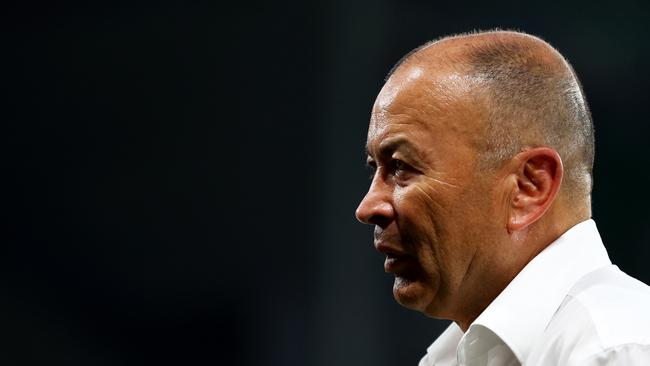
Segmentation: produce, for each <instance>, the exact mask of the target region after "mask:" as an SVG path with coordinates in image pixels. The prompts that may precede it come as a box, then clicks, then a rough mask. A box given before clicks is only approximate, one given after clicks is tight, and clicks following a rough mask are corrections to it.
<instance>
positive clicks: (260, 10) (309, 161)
mask: <svg viewBox="0 0 650 366" xmlns="http://www.w3.org/2000/svg"><path fill="white" fill-rule="evenodd" d="M17 4H20V5H17ZM640 4H641V2H638V3H637V2H633V1H629V0H623V1H617V2H607V3H598V2H591V1H590V2H587V1H585V2H582V3H570V4H566V3H564V4H562V5H553V4H551V3H545V2H538V3H531V4H526V5H524V4H523V3H521V2H514V1H513V2H503V3H499V4H497V3H494V2H474V3H470V2H431V1H396V0H379V1H369V0H365V1H356V2H352V1H344V0H334V1H328V2H300V1H279V2H267V3H251V2H243V3H240V5H238V6H229V7H228V8H225V7H224V5H223V4H218V3H217V2H208V1H203V2H200V1H199V2H185V3H181V2H178V3H172V2H151V3H144V2H123V3H121V2H111V3H108V2H91V3H88V4H78V3H74V4H73V3H64V4H62V3H59V4H44V3H34V2H20V3H16V4H14V5H6V6H5V10H4V11H3V12H2V25H1V26H0V27H1V28H2V35H3V43H2V45H3V46H2V47H3V51H4V52H3V59H4V61H5V62H4V63H5V66H4V67H3V75H4V77H3V86H4V87H3V89H4V91H5V93H6V95H5V97H4V98H3V100H4V101H5V103H6V106H5V107H4V108H3V109H4V113H3V115H4V116H5V117H4V118H3V127H4V130H5V132H4V133H3V138H4V139H5V143H4V144H3V147H4V149H3V150H5V152H4V154H3V158H4V159H3V161H4V164H3V165H4V174H3V181H4V182H5V183H9V184H8V188H6V190H5V195H4V199H3V205H2V206H3V208H4V210H3V212H4V214H3V216H4V217H3V222H4V224H5V225H3V226H5V230H3V232H4V235H3V240H2V242H3V244H2V247H1V248H2V252H0V258H1V259H0V271H1V273H2V276H0V284H1V287H0V329H2V330H1V331H0V334H2V340H0V361H2V362H1V363H2V364H6V365H45V364H47V365H145V364H173V365H215V364H216V365H230V364H233V365H377V366H379V365H416V364H417V361H418V360H419V358H420V357H421V356H422V355H423V353H424V351H425V349H426V347H427V346H428V344H429V343H430V342H431V341H432V340H433V339H435V337H436V336H437V335H438V334H439V332H440V331H441V330H442V329H443V327H444V326H445V325H446V324H447V323H446V322H444V321H436V320H431V319H427V318H425V317H424V316H421V315H419V314H417V313H413V312H411V311H408V310H405V309H402V308H401V307H399V306H398V305H397V304H395V302H394V301H393V299H392V295H391V283H392V279H391V278H390V277H389V276H388V275H385V274H383V270H382V258H381V256H380V255H379V254H377V253H375V252H374V250H373V248H372V239H371V228H370V227H364V226H363V225H361V224H358V223H357V222H356V220H355V219H354V216H353V212H354V209H355V208H356V205H357V203H358V202H359V200H360V199H361V198H362V196H363V194H364V193H365V190H366V189H367V186H368V183H369V180H368V172H367V171H366V170H365V168H364V158H365V157H364V156H363V146H364V143H365V133H366V126H367V121H368V117H369V113H370V107H371V105H372V103H373V100H374V97H375V96H376V94H377V92H378V91H379V89H380V87H381V85H382V83H383V78H384V76H385V75H386V73H387V72H388V70H389V69H390V68H391V67H392V65H393V64H394V63H395V62H396V61H397V60H398V59H399V58H400V57H401V55H403V54H404V53H406V52H407V51H409V50H410V49H412V48H414V47H415V46H417V45H419V44H421V43H424V42H426V41H427V40H430V39H432V38H436V37H439V36H442V35H445V34H449V33H454V32H462V31H468V30H472V29H486V28H492V27H497V26H498V27H503V28H516V29H521V30H524V31H527V32H530V33H533V34H536V35H539V36H541V37H543V38H545V39H546V40H548V41H549V42H550V43H552V44H553V45H554V46H556V47H557V48H559V50H560V51H561V52H562V53H563V54H564V55H565V56H567V57H568V59H569V60H570V61H572V63H573V65H574V67H575V69H576V71H577V73H578V75H579V76H580V77H581V79H582V82H583V84H584V88H585V91H586V94H587V97H588V100H589V102H590V105H591V108H592V112H593V116H594V119H595V123H596V130H597V161H596V170H595V191H594V217H595V219H596V221H597V223H598V225H599V228H600V230H601V233H602V235H603V237H604V240H605V243H606V245H607V247H608V249H609V252H610V256H611V257H612V259H613V261H614V262H615V263H617V264H618V265H619V266H620V267H621V268H622V269H623V270H625V271H626V272H628V273H629V274H631V275H633V276H636V277H637V278H639V279H641V280H643V281H645V282H650V269H649V268H648V265H647V263H648V260H649V259H650V249H649V247H648V244H649V241H650V228H649V226H648V225H647V220H648V218H649V217H648V216H649V214H648V213H647V209H646V207H647V206H648V204H649V203H650V199H649V198H648V197H647V195H645V192H646V187H647V186H648V185H650V174H649V173H648V163H649V160H650V159H649V156H648V153H647V142H646V140H647V135H648V132H649V127H648V122H647V111H648V108H647V106H648V104H649V102H650V96H649V95H648V92H647V85H648V81H649V79H650V77H649V74H648V55H649V53H650V44H649V42H647V37H648V35H649V34H650V29H649V27H650V25H649V24H650V23H649V22H648V21H647V19H648V15H650V12H649V11H648V10H649V9H648V8H647V7H645V6H642V5H640ZM154 362H155V363H154Z"/></svg>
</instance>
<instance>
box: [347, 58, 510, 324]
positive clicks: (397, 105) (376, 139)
mask: <svg viewBox="0 0 650 366" xmlns="http://www.w3.org/2000/svg"><path fill="white" fill-rule="evenodd" d="M475 82H476V81H475V80H468V79H467V78H466V77H463V76H462V75H461V74H459V73H457V72H453V71H449V70H447V71H432V70H427V69H424V68H423V67H420V66H418V65H417V64H415V65H408V66H403V67H401V68H400V69H399V70H398V71H397V72H396V73H395V74H393V75H392V77H391V78H390V79H389V81H388V82H387V83H386V85H385V86H384V88H383V89H382V90H381V92H380V93H379V95H378V97H377V100H376V102H375V104H374V106H373V110H372V115H371V120H370V126H369V130H368V140H367V150H368V164H369V165H370V166H372V167H374V168H376V170H375V174H374V176H373V180H372V183H371V186H370V189H369V191H368V193H367V195H366V196H365V198H364V199H363V201H362V202H361V203H360V205H359V207H358V209H357V212H356V215H357V218H358V219H359V220H360V221H362V222H365V223H368V224H372V225H375V232H374V234H375V235H374V237H375V247H376V248H377V249H378V250H379V251H381V252H383V253H385V254H387V261H386V264H385V268H386V270H387V271H388V272H392V273H393V274H394V275H395V283H394V287H393V294H394V297H395V299H396V300H397V301H398V302H399V303H400V304H402V305H404V306H406V307H408V308H411V309H414V310H418V311H421V312H423V313H425V314H427V315H429V316H432V317H437V318H446V319H454V320H457V321H459V322H463V321H465V320H467V321H470V319H464V318H465V317H466V316H465V314H468V313H476V312H480V309H476V310H472V309H468V307H473V306H477V307H479V308H480V307H484V306H485V305H486V304H485V303H486V302H489V301H490V299H492V298H494V296H496V294H498V291H500V289H502V288H503V287H504V286H505V284H506V283H507V281H508V280H509V279H510V278H509V277H511V274H510V273H509V272H508V271H507V270H505V269H504V265H507V263H508V262H509V258H508V255H507V254H505V253H504V254H499V253H498V251H499V250H500V248H501V246H502V244H503V242H504V239H505V238H506V237H507V232H506V229H505V221H506V220H507V218H506V215H507V212H506V211H507V210H506V209H505V208H504V206H505V205H504V202H505V201H507V197H504V194H503V191H502V190H499V189H498V187H499V185H498V183H499V177H500V176H499V174H498V172H488V173H486V172H481V171H479V170H478V169H477V152H476V146H477V142H478V140H479V139H480V137H481V128H480V127H481V126H482V121H483V110H482V109H481V108H479V107H478V106H477V105H476V98H475V95H473V91H472V88H473V86H474V85H473V84H474V83H475ZM495 253H496V254H495ZM486 279H489V282H487V283H486V281H485V280H486Z"/></svg>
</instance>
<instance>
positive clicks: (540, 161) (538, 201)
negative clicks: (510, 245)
mask: <svg viewBox="0 0 650 366" xmlns="http://www.w3.org/2000/svg"><path fill="white" fill-rule="evenodd" d="M515 161H516V162H517V170H516V172H515V179H516V181H517V184H516V187H515V188H514V192H513V195H512V196H511V197H512V199H511V202H510V216H509V218H508V231H509V232H513V231H518V230H523V229H525V228H526V227H528V226H529V225H531V224H532V223H534V222H535V221H537V220H538V219H539V218H540V217H542V216H543V215H544V213H546V211H547V210H548V209H549V208H550V207H551V204H552V203H553V201H554V200H555V197H556V196H557V194H558V191H559V189H560V184H561V183H562V175H563V172H564V168H563V166H562V159H560V155H559V154H558V153H557V151H555V150H553V149H551V148H549V147H537V148H533V149H529V150H526V151H523V152H521V153H519V154H518V155H517V156H516V157H515Z"/></svg>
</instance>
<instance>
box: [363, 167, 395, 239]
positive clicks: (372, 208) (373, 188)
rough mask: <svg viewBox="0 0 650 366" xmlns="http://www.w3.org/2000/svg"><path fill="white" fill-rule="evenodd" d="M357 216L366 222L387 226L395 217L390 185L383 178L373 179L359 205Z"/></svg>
mask: <svg viewBox="0 0 650 366" xmlns="http://www.w3.org/2000/svg"><path fill="white" fill-rule="evenodd" d="M355 216H356V217H357V220H359V221H361V222H363V223H364V224H369V225H377V226H380V227H382V228H384V227H386V226H387V225H388V224H389V223H390V222H391V221H392V220H393V219H394V218H395V210H394V208H393V205H392V201H391V190H390V187H388V186H387V184H386V183H385V182H382V181H381V179H373V181H372V183H371V184H370V189H369V190H368V193H366V196H365V197H364V198H363V200H361V203H359V207H357V210H356V212H355Z"/></svg>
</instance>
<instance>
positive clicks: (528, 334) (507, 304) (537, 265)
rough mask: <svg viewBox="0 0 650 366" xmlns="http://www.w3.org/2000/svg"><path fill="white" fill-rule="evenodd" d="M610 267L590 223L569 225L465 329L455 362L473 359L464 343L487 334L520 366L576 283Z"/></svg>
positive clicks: (598, 238)
mask: <svg viewBox="0 0 650 366" xmlns="http://www.w3.org/2000/svg"><path fill="white" fill-rule="evenodd" d="M610 264H611V261H610V260H609V257H608V255H607V251H606V250H605V246H604V245H603V243H602V241H601V239H600V235H599V234H598V229H597V228H596V223H595V222H594V221H593V220H587V221H584V222H581V223H579V224H577V225H575V226H574V227H572V228H571V229H569V230H568V231H567V232H565V233H564V234H563V235H562V236H560V237H559V238H558V239H557V240H556V241H554V242H553V243H551V244H550V245H549V246H548V247H546V248H545V249H544V250H543V251H542V252H541V253H539V254H538V255H537V256H536V257H535V258H533V259H532V260H531V261H530V262H529V263H528V264H527V265H526V267H524V268H523V269H522V270H521V272H519V274H517V276H516V277H515V278H514V279H513V280H512V281H511V282H510V283H509V284H508V286H507V287H506V288H505V289H504V290H503V291H502V292H501V293H500V294H499V295H498V296H497V297H496V298H495V299H494V300H493V301H492V303H490V305H488V307H487V308H486V309H485V310H484V311H483V312H482V313H481V315H479V317H478V318H476V320H475V321H474V322H473V323H472V324H471V325H470V327H469V329H468V331H467V332H466V333H465V335H464V336H463V337H462V338H461V340H460V342H459V344H458V349H457V354H458V357H459V361H460V362H461V363H464V361H463V360H461V359H460V358H466V357H474V355H472V353H473V351H472V349H471V347H470V346H471V345H472V344H473V343H476V342H473V341H470V340H472V339H473V338H475V336H476V332H481V331H483V329H482V328H487V329H489V330H490V331H492V332H493V333H494V334H496V335H497V336H498V337H499V338H501V340H502V341H503V342H504V343H505V344H506V345H507V346H508V347H510V349H511V350H512V351H513V353H514V354H515V356H516V357H517V359H518V360H519V362H521V363H523V362H524V361H525V360H526V357H527V356H528V353H529V350H530V346H531V343H532V342H533V341H534V340H535V339H537V338H538V337H539V336H540V335H541V334H542V332H543V331H544V329H545V328H546V325H547V324H548V322H549V321H550V319H551V317H552V316H553V314H554V313H555V311H556V310H557V309H558V307H559V306H560V304H561V303H562V301H563V299H564V297H565V296H566V295H567V293H568V292H569V290H570V289H571V287H572V286H573V285H574V284H575V283H576V282H577V281H578V279H580V278H581V277H582V276H584V275H585V274H587V273H589V272H592V271H594V270H596V269H598V268H601V267H604V266H607V265H610Z"/></svg>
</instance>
